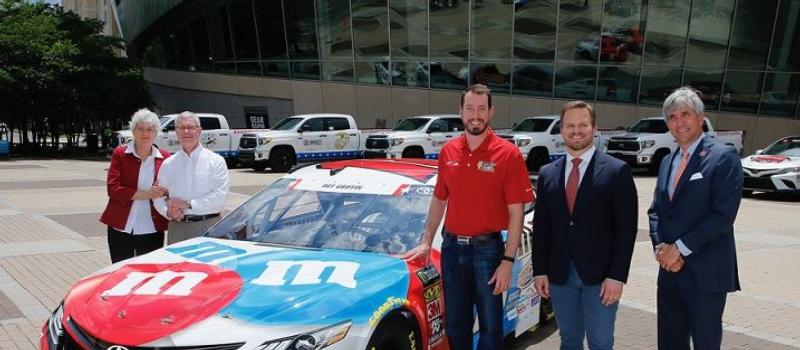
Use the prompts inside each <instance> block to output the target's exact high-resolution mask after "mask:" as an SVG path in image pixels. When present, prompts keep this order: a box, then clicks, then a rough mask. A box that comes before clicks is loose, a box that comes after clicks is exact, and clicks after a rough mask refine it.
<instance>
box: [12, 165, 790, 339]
mask: <svg viewBox="0 0 800 350" xmlns="http://www.w3.org/2000/svg"><path fill="white" fill-rule="evenodd" d="M107 167H108V161H107V160H96V161H89V160H9V161H0V349H26V350H27V349H36V348H38V337H39V329H40V328H41V325H42V322H43V321H44V319H45V318H46V317H47V316H48V315H49V314H50V311H51V310H52V309H53V308H54V307H55V306H57V305H58V303H59V302H60V301H61V298H62V297H63V296H64V293H65V292H66V290H67V289H68V288H69V287H70V285H71V284H72V283H73V282H74V281H76V280H77V279H79V278H81V277H82V276H85V275H87V274H89V273H91V272H93V271H95V270H97V269H100V268H102V267H104V266H107V265H108V264H110V260H109V258H108V248H107V243H106V238H105V235H106V228H105V226H103V225H102V224H100V223H99V222H98V221H97V219H98V218H99V216H100V213H101V212H102V210H103V208H104V207H105V204H106V201H107V196H106V188H105V178H106V170H107ZM279 176H280V174H271V173H265V172H254V171H253V170H251V169H232V170H231V180H232V181H231V184H232V185H231V192H232V193H231V196H230V198H229V200H228V203H227V208H228V209H233V208H235V207H236V206H238V205H239V204H241V203H242V202H244V201H245V200H247V198H249V196H251V195H252V194H254V193H255V192H257V191H258V190H259V189H260V188H262V187H263V186H264V185H266V184H269V183H271V182H272V181H274V180H275V179H276V178H277V177H279ZM636 186H637V189H638V192H639V236H638V238H637V243H636V248H635V251H634V257H633V263H632V267H631V274H630V279H629V282H628V284H627V285H626V286H625V290H624V293H623V297H622V301H621V303H622V304H621V308H620V312H619V314H618V320H617V324H616V326H617V329H616V347H617V349H654V348H655V345H656V332H655V330H656V321H655V295H656V294H655V280H656V275H657V264H656V263H655V261H654V259H653V256H652V249H651V246H650V242H649V237H648V235H647V233H648V229H647V216H646V211H647V207H648V206H649V204H650V201H651V199H652V195H653V188H654V186H655V178H654V177H651V176H646V175H644V174H640V175H638V176H637V178H636ZM798 213H800V198H798V197H782V196H775V195H764V194H756V195H754V196H753V197H750V198H745V199H743V201H742V206H741V208H740V210H739V215H738V217H737V220H736V241H737V250H738V258H739V274H740V278H741V281H742V288H743V291H741V292H738V293H734V294H731V295H730V296H729V297H728V304H727V308H726V312H725V317H724V329H725V335H724V339H723V348H725V349H758V350H762V349H797V348H800V325H798V323H797V322H798V321H800V292H798V291H797V289H798V282H800V229H798V228H800V215H798ZM557 346H558V333H557V330H556V328H555V325H554V324H549V325H546V326H544V327H543V328H542V329H540V330H539V331H537V332H531V333H529V334H526V335H525V336H523V337H522V338H520V339H517V340H514V341H511V342H510V343H509V344H508V345H507V348H509V349H555V348H557Z"/></svg>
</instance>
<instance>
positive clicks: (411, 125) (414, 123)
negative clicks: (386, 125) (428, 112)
mask: <svg viewBox="0 0 800 350" xmlns="http://www.w3.org/2000/svg"><path fill="white" fill-rule="evenodd" d="M428 121H429V119H426V118H408V119H401V120H400V121H399V122H397V125H395V126H394V127H393V128H392V131H414V130H419V128H421V127H423V126H425V124H427V123H428Z"/></svg>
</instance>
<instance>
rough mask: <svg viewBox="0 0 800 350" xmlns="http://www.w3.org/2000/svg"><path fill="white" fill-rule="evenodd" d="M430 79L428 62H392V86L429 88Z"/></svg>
mask: <svg viewBox="0 0 800 350" xmlns="http://www.w3.org/2000/svg"><path fill="white" fill-rule="evenodd" d="M429 79H430V72H429V69H428V63H427V62H421V61H417V62H397V61H393V62H392V85H399V86H411V87H428V80H429Z"/></svg>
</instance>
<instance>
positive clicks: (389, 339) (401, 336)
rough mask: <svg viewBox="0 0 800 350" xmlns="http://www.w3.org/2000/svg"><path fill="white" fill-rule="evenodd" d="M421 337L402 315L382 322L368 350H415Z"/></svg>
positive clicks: (370, 341)
mask: <svg viewBox="0 0 800 350" xmlns="http://www.w3.org/2000/svg"><path fill="white" fill-rule="evenodd" d="M418 344H419V337H418V336H417V333H416V332H414V330H413V329H411V327H410V326H409V324H408V322H407V321H406V320H405V319H403V317H402V316H400V315H394V316H391V317H389V318H386V319H384V320H383V321H381V324H380V325H378V328H376V329H375V332H374V333H372V337H371V338H369V343H367V350H415V349H418V348H419V345H418Z"/></svg>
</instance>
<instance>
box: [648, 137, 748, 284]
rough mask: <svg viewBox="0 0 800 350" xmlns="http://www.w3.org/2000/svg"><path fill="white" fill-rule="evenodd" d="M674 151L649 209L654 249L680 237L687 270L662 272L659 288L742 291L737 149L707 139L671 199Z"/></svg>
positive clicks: (663, 166)
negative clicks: (737, 226) (736, 232)
mask: <svg viewBox="0 0 800 350" xmlns="http://www.w3.org/2000/svg"><path fill="white" fill-rule="evenodd" d="M675 154H676V153H675V152H673V153H672V154H671V155H670V156H669V157H664V159H663V161H662V162H661V168H660V170H659V172H658V182H657V183H656V190H655V194H654V195H653V204H652V205H651V206H650V209H649V210H648V215H649V217H650V238H651V240H652V242H653V246H655V245H656V244H658V243H673V242H675V241H677V240H678V239H680V240H681V241H682V242H683V243H684V244H685V245H686V247H687V248H689V250H691V251H692V253H691V254H689V256H686V257H684V259H685V264H684V266H683V269H681V270H680V271H678V272H676V273H673V272H669V271H666V270H664V269H659V274H658V286H659V287H671V288H678V289H682V290H687V291H697V292H706V293H713V292H731V291H735V290H739V289H740V286H739V274H738V268H737V265H736V246H735V242H734V238H733V221H734V220H735V219H736V213H737V212H738V211H739V203H740V202H741V199H742V181H743V175H742V164H741V160H740V159H739V155H738V154H737V153H736V150H735V149H734V148H733V147H730V146H727V145H725V144H722V143H720V142H719V141H717V140H714V139H713V138H710V137H708V136H706V137H704V138H703V140H702V141H701V142H700V144H698V147H697V149H695V151H694V153H693V154H692V156H691V158H689V163H688V164H687V166H686V170H684V172H683V174H682V176H681V178H680V180H679V182H678V185H677V187H676V188H675V193H674V195H673V198H672V200H670V198H669V192H668V185H669V184H668V183H669V176H670V172H671V170H672V169H671V161H672V159H673V157H674V156H675Z"/></svg>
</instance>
